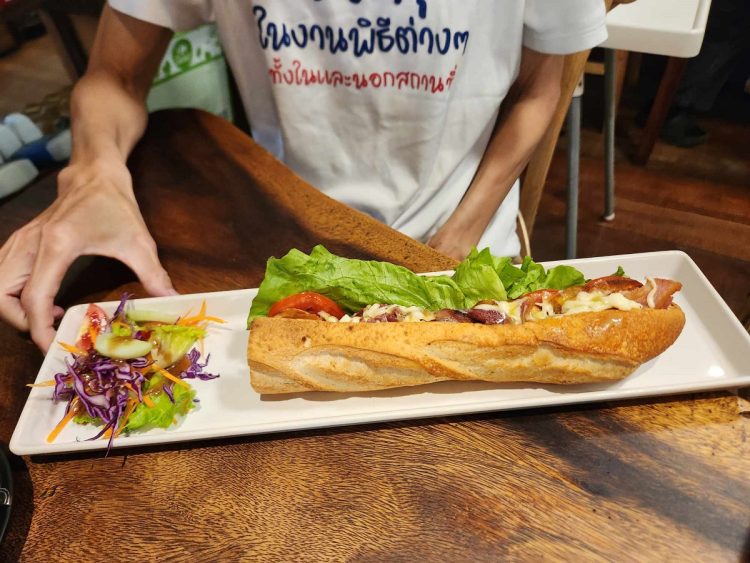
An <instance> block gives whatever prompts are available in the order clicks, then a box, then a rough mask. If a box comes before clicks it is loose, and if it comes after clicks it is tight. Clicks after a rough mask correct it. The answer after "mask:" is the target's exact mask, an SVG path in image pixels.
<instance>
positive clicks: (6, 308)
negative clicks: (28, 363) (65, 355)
mask: <svg viewBox="0 0 750 563" xmlns="http://www.w3.org/2000/svg"><path fill="white" fill-rule="evenodd" d="M38 245H39V232H38V229H35V228H29V227H26V228H24V229H21V230H19V231H16V232H15V233H13V234H12V235H11V236H10V238H9V239H8V240H7V241H6V243H5V244H4V245H3V247H2V248H0V320H3V321H5V322H6V323H8V324H9V325H11V326H13V327H15V328H16V329H18V330H21V331H26V330H28V329H29V323H28V319H27V316H26V312H25V311H24V309H23V307H22V305H21V302H20V300H19V296H20V295H21V290H22V289H23V287H24V285H25V284H26V280H28V278H29V275H30V274H31V270H32V268H33V266H34V259H35V257H36V252H37V247H38Z"/></svg>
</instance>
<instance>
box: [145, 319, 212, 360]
mask: <svg viewBox="0 0 750 563" xmlns="http://www.w3.org/2000/svg"><path fill="white" fill-rule="evenodd" d="M151 331H152V332H151V340H153V341H154V342H156V349H155V350H154V351H153V352H152V353H153V356H154V361H155V362H156V365H157V366H159V367H162V368H164V367H168V366H171V365H172V364H173V363H175V362H176V361H177V360H179V359H181V358H183V357H184V356H185V355H186V354H187V353H188V352H189V351H190V349H191V348H192V347H193V344H195V343H196V341H198V339H200V338H203V337H204V336H206V330H205V329H203V328H198V327H194V326H180V325H159V326H156V327H153V328H152V329H151Z"/></svg>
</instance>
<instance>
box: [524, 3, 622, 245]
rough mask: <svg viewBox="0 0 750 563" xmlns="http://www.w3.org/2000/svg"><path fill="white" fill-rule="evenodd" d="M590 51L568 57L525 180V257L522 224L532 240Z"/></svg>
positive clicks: (611, 5) (613, 4) (609, 7)
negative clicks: (551, 113) (556, 99)
mask: <svg viewBox="0 0 750 563" xmlns="http://www.w3.org/2000/svg"><path fill="white" fill-rule="evenodd" d="M632 1H634V0H622V1H620V2H617V1H613V0H604V2H605V4H606V7H607V10H610V9H611V8H613V7H614V6H615V5H616V4H627V3H629V2H632ZM590 52H591V51H590V50H589V51H581V52H580V53H574V54H572V55H568V56H566V57H565V67H564V69H563V76H562V85H561V88H560V101H559V102H558V104H557V109H556V110H555V114H554V116H553V117H552V121H551V122H550V125H549V128H548V129H547V133H546V134H545V135H544V137H542V140H541V141H540V142H539V145H538V146H537V148H536V150H535V151H534V153H533V154H532V156H531V159H530V160H529V164H528V165H527V166H526V170H525V172H524V175H523V177H522V179H521V201H520V206H519V207H520V217H519V238H520V239H521V247H522V248H521V254H522V256H525V255H528V254H530V253H531V248H528V245H527V244H526V243H525V242H524V238H525V237H524V236H523V227H522V225H524V224H525V229H526V231H527V233H528V237H529V238H530V237H531V236H532V233H533V231H534V223H535V222H536V215H537V211H538V210H539V202H540V201H541V199H542V193H543V191H544V184H545V182H546V180H547V172H548V171H549V167H550V163H551V162H552V155H553V154H554V152H555V146H557V140H558V138H559V137H560V130H561V129H562V125H563V123H564V122H565V116H566V115H567V113H568V108H569V107H570V100H571V99H572V97H573V91H574V90H575V88H576V85H577V84H578V81H579V80H580V78H581V76H582V75H583V70H584V68H585V66H586V61H587V60H588V58H589V53H590Z"/></svg>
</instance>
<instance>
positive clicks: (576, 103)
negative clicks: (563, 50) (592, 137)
mask: <svg viewBox="0 0 750 563" xmlns="http://www.w3.org/2000/svg"><path fill="white" fill-rule="evenodd" d="M567 121H568V123H567V132H568V194H567V208H566V209H567V212H566V216H565V258H575V257H576V253H577V242H578V185H579V171H580V156H581V155H580V151H581V96H574V97H573V99H572V100H571V102H570V108H569V109H568V116H567Z"/></svg>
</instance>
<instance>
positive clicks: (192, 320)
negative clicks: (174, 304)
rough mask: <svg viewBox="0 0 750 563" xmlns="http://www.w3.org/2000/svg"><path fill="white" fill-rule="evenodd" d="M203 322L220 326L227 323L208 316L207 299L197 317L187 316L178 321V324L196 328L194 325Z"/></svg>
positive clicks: (218, 318)
mask: <svg viewBox="0 0 750 563" xmlns="http://www.w3.org/2000/svg"><path fill="white" fill-rule="evenodd" d="M203 322H207V323H209V322H210V323H220V324H223V323H225V322H226V321H225V320H224V319H222V318H220V317H211V316H209V315H206V300H205V299H204V300H203V303H201V308H200V311H198V313H197V314H196V315H192V316H189V315H186V316H184V317H183V318H181V319H180V320H178V321H177V324H178V325H182V326H194V325H197V324H198V323H203Z"/></svg>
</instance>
